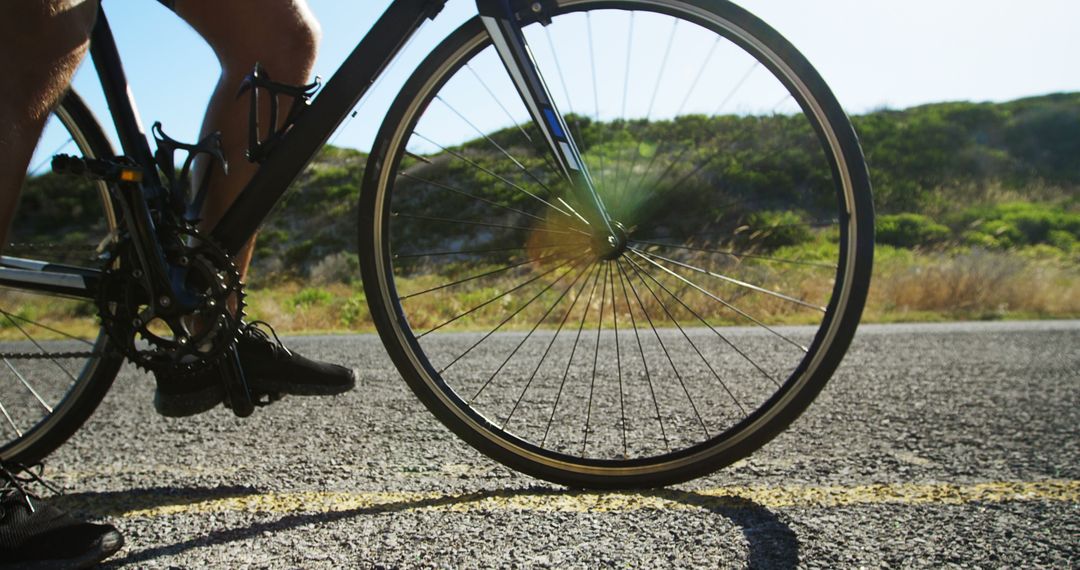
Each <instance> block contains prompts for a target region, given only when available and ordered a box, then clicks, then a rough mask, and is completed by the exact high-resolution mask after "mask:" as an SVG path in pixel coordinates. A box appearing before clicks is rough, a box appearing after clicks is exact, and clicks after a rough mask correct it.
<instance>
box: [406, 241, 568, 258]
mask: <svg viewBox="0 0 1080 570" xmlns="http://www.w3.org/2000/svg"><path fill="white" fill-rule="evenodd" d="M571 244H572V242H563V243H559V244H553V245H551V246H548V247H554V246H559V245H571ZM527 249H529V248H528V247H525V246H521V247H492V248H486V249H454V250H446V251H420V252H416V253H395V254H394V259H413V258H417V257H442V256H446V255H475V254H477V253H499V252H504V251H525V250H527ZM544 249H547V248H544Z"/></svg>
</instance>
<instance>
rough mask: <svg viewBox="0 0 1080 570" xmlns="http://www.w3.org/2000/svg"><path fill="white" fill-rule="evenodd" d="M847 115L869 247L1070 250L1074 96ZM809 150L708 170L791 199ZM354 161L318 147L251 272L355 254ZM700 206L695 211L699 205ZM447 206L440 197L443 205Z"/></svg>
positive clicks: (509, 139)
mask: <svg viewBox="0 0 1080 570" xmlns="http://www.w3.org/2000/svg"><path fill="white" fill-rule="evenodd" d="M579 121H580V122H582V123H584V124H585V126H584V127H583V130H584V138H585V139H586V140H587V141H588V140H589V139H603V138H604V136H603V130H604V129H605V128H611V127H610V126H609V125H596V124H592V123H589V122H588V121H587V120H586V119H579ZM786 121H789V119H788V118H786V117H783V116H777V117H766V118H762V117H742V118H738V117H730V116H729V117H720V118H715V119H705V118H703V117H690V118H684V119H683V120H679V121H675V122H657V123H654V124H653V125H651V128H653V129H659V130H662V131H661V134H660V135H659V136H661V137H677V138H680V139H691V138H694V137H695V134H696V133H699V132H701V131H702V129H701V127H702V126H703V125H701V124H696V125H695V124H692V123H694V122H697V123H700V122H714V123H720V122H722V123H724V124H723V125H722V126H723V128H725V129H727V130H728V131H729V132H730V134H729V135H727V136H728V138H730V139H739V138H756V139H762V138H766V137H769V136H772V133H776V132H778V131H783V129H784V127H785V125H784V124H783V123H784V122H786ZM853 121H854V123H855V126H856V130H857V131H858V133H859V135H860V138H861V140H862V143H863V148H864V151H865V153H866V156H867V161H868V163H869V165H870V171H871V177H872V180H873V184H874V194H875V205H876V208H877V212H878V218H879V221H878V231H879V238H878V239H879V243H882V244H885V245H894V246H897V247H902V248H913V247H918V248H924V249H925V248H931V247H943V246H952V245H969V246H980V247H983V248H987V249H992V250H1007V249H1009V248H1015V247H1022V246H1030V245H1036V244H1042V245H1046V246H1049V247H1052V248H1054V249H1057V250H1059V251H1061V252H1062V253H1064V254H1072V255H1077V254H1080V251H1077V250H1076V245H1077V242H1078V241H1080V158H1078V157H1080V93H1071V94H1055V95H1047V96H1043V97H1035V98H1029V99H1021V100H1017V101H1012V102H1009V103H1002V104H993V103H942V104H934V105H925V106H920V107H915V108H911V109H906V110H902V111H893V110H883V111H877V112H874V113H869V114H866V115H861V116H856V117H854V118H853ZM705 126H710V127H712V126H719V125H705ZM692 127H697V128H692ZM663 130H666V131H667V133H670V134H667V133H664V132H663ZM515 137H520V135H519V134H518V131H517V130H512V129H507V130H506V131H502V132H500V133H495V134H493V135H492V138H493V139H495V140H496V141H499V142H500V143H502V144H506V145H512V144H514V143H515V142H519V143H520V142H521V141H515V140H514V138H515ZM714 144H716V145H718V146H719V145H720V144H721V143H719V142H714ZM464 148H466V149H468V151H469V152H470V156H471V157H473V160H475V161H477V162H478V163H481V164H483V163H485V162H497V159H498V158H499V157H498V156H497V155H496V154H495V151H494V150H493V149H491V148H490V145H488V144H487V143H486V142H485V141H477V142H473V143H469V144H467V145H464ZM812 151H813V148H812V147H811V146H807V147H803V148H795V149H787V150H786V152H785V153H783V154H781V155H773V156H749V157H740V164H739V165H737V166H736V165H734V164H732V163H729V162H724V161H717V162H716V163H715V165H714V166H712V168H714V169H715V170H716V172H715V173H714V174H713V178H714V179H716V180H721V181H723V182H724V184H725V186H726V188H727V189H728V191H729V193H731V194H733V195H736V196H738V195H762V194H765V195H768V196H769V198H770V202H773V203H799V202H800V201H802V200H804V198H803V197H801V196H799V195H798V194H797V191H798V188H799V184H798V183H796V182H793V181H798V180H803V179H806V178H808V177H811V176H814V175H815V174H814V173H807V172H806V171H805V170H806V169H807V168H808V167H807V165H808V164H811V163H812V162H813V161H811V160H810V159H809V157H808V156H807V153H809V152H812ZM703 152H704V151H703ZM365 162H366V156H365V155H364V154H362V153H359V152H356V151H351V150H345V149H337V148H327V149H325V150H324V151H323V152H322V153H321V154H320V156H319V157H318V158H317V159H316V160H315V162H314V163H313V164H312V165H311V167H310V168H309V169H308V171H307V172H306V173H305V174H304V176H303V177H302V179H301V180H300V181H299V183H298V185H297V189H296V191H294V192H293V193H291V194H290V195H289V196H288V197H287V199H286V201H285V202H284V203H283V204H282V205H281V207H279V209H278V212H277V213H276V214H275V216H274V217H273V218H272V219H271V220H270V221H269V223H268V224H267V226H266V228H265V229H264V231H263V233H262V234H261V238H260V243H259V256H258V257H257V258H256V259H257V260H258V261H257V266H256V267H257V272H258V273H259V274H260V278H269V277H270V276H280V275H288V276H292V277H296V276H302V275H306V274H308V273H310V271H311V270H312V269H313V268H314V267H315V266H317V265H318V264H319V263H320V262H323V261H324V260H326V258H327V257H328V256H331V255H334V254H336V253H338V252H341V251H345V252H354V251H355V243H356V235H355V234H356V226H355V224H356V222H355V220H356V199H357V197H358V195H359V181H360V180H361V178H362V174H363V169H364V166H365ZM441 168H451V167H450V166H441ZM460 170H461V172H460V173H458V172H455V173H452V174H453V176H456V178H455V179H456V180H457V182H458V186H460V187H476V186H477V185H482V184H490V181H485V180H482V179H478V177H477V175H476V174H475V169H468V168H462V169H460ZM763 172H764V173H769V174H770V176H769V177H764V176H761V173H763ZM819 175H823V173H821V174H819ZM468 177H472V179H469V178H468ZM785 189H786V190H789V192H790V193H789V194H785V193H784V190H785ZM444 199H445V198H444ZM705 206H706V207H705V208H703V209H701V210H700V211H702V212H707V211H708V208H707V205H705ZM753 206H754V207H756V208H761V209H764V208H767V207H768V203H763V201H762V200H758V201H757V203H756V204H754V205H753ZM453 207H454V204H453V203H452V202H451V203H450V204H449V205H448V209H451V208H453ZM743 207H744V208H746V206H745V204H744V206H743ZM751 209H752V208H751ZM807 209H809V210H812V205H808V208H807ZM743 214H744V215H746V214H752V212H743Z"/></svg>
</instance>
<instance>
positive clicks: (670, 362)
mask: <svg viewBox="0 0 1080 570" xmlns="http://www.w3.org/2000/svg"><path fill="white" fill-rule="evenodd" d="M615 263H616V264H617V265H618V266H619V271H623V272H624V273H625V271H624V270H623V268H622V263H621V262H620V261H616V262H615ZM626 280H627V282H629V283H630V291H631V292H632V293H633V294H634V299H635V300H637V302H638V307H640V308H641V314H643V315H645V320H646V321H648V323H649V328H651V329H652V332H653V336H655V337H656V342H658V343H660V349H661V350H662V351H663V352H664V357H665V358H667V361H668V365H670V366H671V371H672V372H673V373H675V378H676V379H677V380H678V381H679V386H681V387H682V389H683V393H684V394H686V399H687V400H688V401H689V402H690V408H691V409H692V410H693V411H694V416H695V417H696V418H697V420H698V423H700V424H701V430H702V431H703V432H705V439H709V437H711V436H709V428H708V427H706V426H705V420H703V419H702V418H701V414H700V413H698V409H697V405H695V404H694V398H693V396H691V395H690V390H689V389H687V387H686V382H684V381H683V378H682V374H679V369H678V368H676V366H675V361H674V360H673V359H672V358H671V353H670V352H669V351H668V348H667V344H666V343H664V339H662V338H660V331H658V330H656V324H655V323H654V322H653V320H652V316H650V315H649V311H648V309H646V308H645V303H644V302H642V300H641V297H640V296H639V295H638V292H637V288H636V287H634V282H633V281H632V280H631V279H630V277H629V276H627V277H626ZM642 282H644V280H642Z"/></svg>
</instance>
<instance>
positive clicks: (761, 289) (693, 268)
mask: <svg viewBox="0 0 1080 570" xmlns="http://www.w3.org/2000/svg"><path fill="white" fill-rule="evenodd" d="M634 251H636V252H639V253H644V254H645V255H648V256H650V257H655V258H656V259H660V260H663V261H666V262H668V263H670V264H672V265H678V266H679V267H682V268H683V269H689V270H690V271H696V272H698V273H702V274H705V275H708V276H709V277H715V278H717V279H720V280H722V281H726V282H728V283H731V284H733V285H738V286H739V287H744V288H746V289H750V290H751V291H755V292H758V293H763V294H765V295H771V296H773V297H776V298H777V299H782V300H784V301H787V302H789V303H794V304H796V305H800V306H803V307H806V308H808V309H814V310H815V311H821V312H822V313H824V312H826V309H825V307H821V306H818V305H812V304H810V303H807V302H806V301H803V300H802V299H796V298H795V297H791V296H789V295H785V294H783V293H778V292H776V291H772V290H770V289H765V288H764V287H758V286H757V285H753V284H751V283H747V282H745V281H740V280H738V279H735V278H733V277H728V276H726V275H721V274H719V273H713V272H712V271H709V270H708V269H703V268H701V267H696V266H693V265H690V264H689V263H683V262H681V261H676V260H674V259H671V258H669V257H664V256H662V255H657V254H655V253H651V252H648V251H642V250H639V249H636V248H635V249H634Z"/></svg>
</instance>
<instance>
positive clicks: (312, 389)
mask: <svg viewBox="0 0 1080 570" xmlns="http://www.w3.org/2000/svg"><path fill="white" fill-rule="evenodd" d="M356 376H357V375H356V370H349V383H348V384H341V385H337V386H332V385H322V384H292V383H289V382H275V381H272V380H263V379H255V380H249V383H250V385H251V388H252V389H253V390H257V391H263V392H279V393H281V394H288V395H290V396H336V395H338V394H344V393H345V392H348V391H349V390H352V389H353V388H355V387H356Z"/></svg>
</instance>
